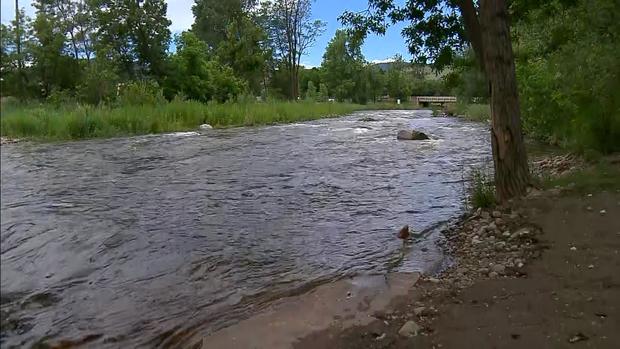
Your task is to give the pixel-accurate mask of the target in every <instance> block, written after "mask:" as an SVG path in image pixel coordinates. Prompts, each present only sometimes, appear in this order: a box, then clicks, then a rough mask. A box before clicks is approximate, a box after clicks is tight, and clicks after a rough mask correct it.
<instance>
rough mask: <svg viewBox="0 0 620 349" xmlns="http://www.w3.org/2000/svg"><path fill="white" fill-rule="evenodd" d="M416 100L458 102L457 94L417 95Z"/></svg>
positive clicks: (424, 101) (418, 101)
mask: <svg viewBox="0 0 620 349" xmlns="http://www.w3.org/2000/svg"><path fill="white" fill-rule="evenodd" d="M414 100H415V101H416V102H417V103H418V104H419V103H456V97H455V96H415V97H414Z"/></svg>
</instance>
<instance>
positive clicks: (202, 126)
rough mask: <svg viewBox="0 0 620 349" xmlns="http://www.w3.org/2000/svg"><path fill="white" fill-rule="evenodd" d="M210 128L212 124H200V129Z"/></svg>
mask: <svg viewBox="0 0 620 349" xmlns="http://www.w3.org/2000/svg"><path fill="white" fill-rule="evenodd" d="M212 128H213V126H211V125H209V124H202V125H200V129H201V130H210V129H212Z"/></svg>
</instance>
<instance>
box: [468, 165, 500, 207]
mask: <svg viewBox="0 0 620 349" xmlns="http://www.w3.org/2000/svg"><path fill="white" fill-rule="evenodd" d="M469 201H470V204H471V205H472V207H473V208H490V207H493V206H495V186H494V185H493V182H492V181H491V176H490V175H489V174H488V173H486V172H485V170H484V169H482V168H475V169H473V170H472V171H471V173H470V180H469Z"/></svg>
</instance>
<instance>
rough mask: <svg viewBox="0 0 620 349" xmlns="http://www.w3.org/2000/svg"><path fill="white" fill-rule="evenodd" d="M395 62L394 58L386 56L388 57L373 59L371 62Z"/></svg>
mask: <svg viewBox="0 0 620 349" xmlns="http://www.w3.org/2000/svg"><path fill="white" fill-rule="evenodd" d="M392 62H394V58H386V59H373V60H372V61H370V63H373V64H379V63H392Z"/></svg>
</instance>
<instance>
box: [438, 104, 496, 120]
mask: <svg viewBox="0 0 620 349" xmlns="http://www.w3.org/2000/svg"><path fill="white" fill-rule="evenodd" d="M446 111H447V112H448V113H449V114H452V115H457V116H463V117H465V118H466V119H469V120H474V121H485V122H486V121H490V120H491V108H490V107H489V105H488V104H475V103H464V102H458V103H455V104H448V105H446Z"/></svg>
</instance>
